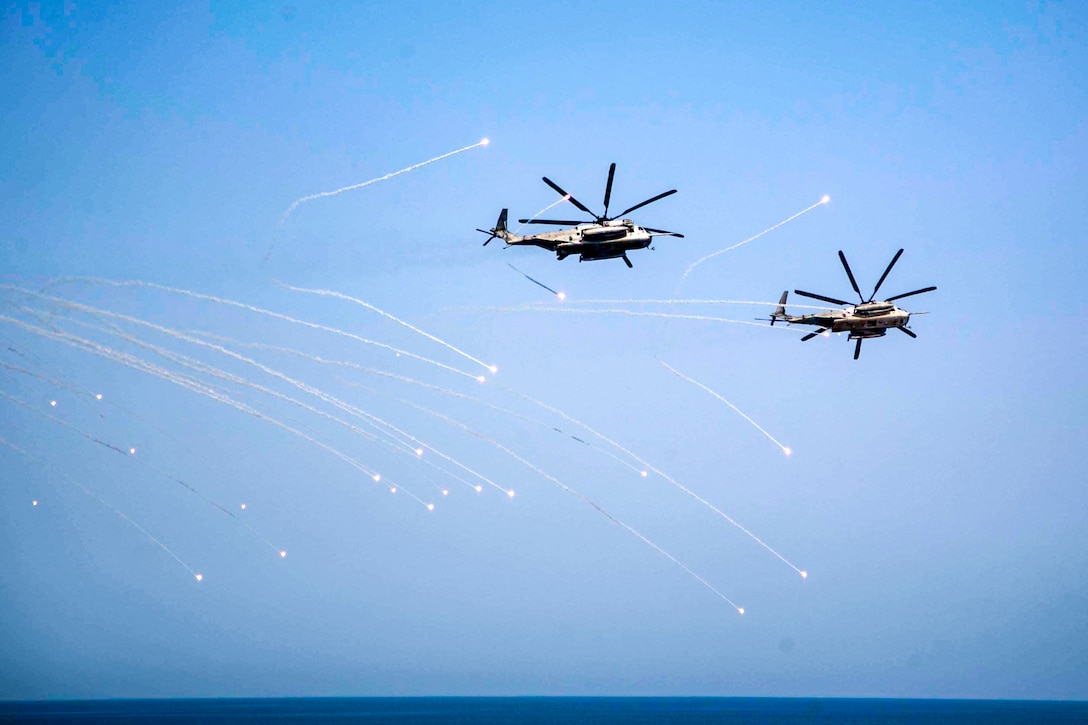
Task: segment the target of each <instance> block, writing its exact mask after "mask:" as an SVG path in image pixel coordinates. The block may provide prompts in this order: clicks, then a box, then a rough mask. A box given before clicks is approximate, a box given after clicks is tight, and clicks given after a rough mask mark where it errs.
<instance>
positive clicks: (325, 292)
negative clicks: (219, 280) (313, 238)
mask: <svg viewBox="0 0 1088 725" xmlns="http://www.w3.org/2000/svg"><path fill="white" fill-rule="evenodd" d="M272 281H273V282H275V283H276V284H278V285H279V286H280V287H283V288H285V289H288V290H291V291H292V292H304V293H306V294H310V295H319V296H321V297H335V298H336V299H339V300H347V301H348V302H354V303H355V304H357V305H360V306H362V307H365V308H367V309H368V310H370V311H371V312H377V313H378V314H379V315H381V316H382V317H386V318H388V319H390V320H392V321H393V322H396V323H397V324H398V325H402V326H404V327H407V328H408V329H409V330H411V331H412V332H415V333H417V334H419V335H423V337H425V338H427V339H428V340H432V341H433V342H437V343H438V344H439V345H442V346H443V347H445V348H447V349H449V350H453V351H454V352H455V353H457V354H458V355H460V356H461V357H463V358H466V359H468V360H471V361H472V362H474V363H476V364H477V365H479V366H481V367H484V368H487V369H488V370H489V371H490V372H491V373H492V374H494V373H496V372H497V371H498V369H497V368H496V367H495V366H494V365H488V364H487V363H485V362H484V361H483V360H479V359H477V358H474V357H473V356H472V355H469V354H468V353H467V352H465V351H464V350H460V349H458V348H456V347H454V346H453V345H451V344H449V343H448V342H446V341H445V340H440V339H438V338H437V337H435V336H434V335H432V334H430V333H428V332H424V331H423V330H421V329H419V328H418V327H416V326H415V325H412V324H409V323H407V322H405V321H404V320H402V319H400V318H399V317H394V316H393V315H391V314H389V313H388V312H386V311H385V310H380V309H378V308H377V307H375V306H374V305H372V304H370V303H369V302H363V301H362V300H360V299H356V298H354V297H349V296H348V295H345V294H341V293H340V292H334V291H333V290H327V289H303V288H301V287H292V286H291V285H289V284H284V283H283V282H279V281H277V280H272Z"/></svg>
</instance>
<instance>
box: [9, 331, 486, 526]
mask: <svg viewBox="0 0 1088 725" xmlns="http://www.w3.org/2000/svg"><path fill="white" fill-rule="evenodd" d="M0 322H8V323H10V324H13V325H15V326H17V327H20V328H22V329H24V330H27V331H28V332H32V333H34V334H36V335H40V336H42V337H46V338H49V339H53V340H57V341H60V342H64V343H65V344H67V345H70V346H71V347H75V348H76V349H79V350H83V351H84V352H89V353H91V354H94V355H98V356H99V357H102V358H104V359H106V360H110V361H112V362H116V363H119V364H121V365H124V366H126V367H129V368H132V369H134V370H139V371H141V372H144V373H147V374H148V375H153V376H155V377H158V378H160V379H162V380H165V381H167V382H169V383H173V384H175V385H178V386H179V387H182V388H185V389H186V390H189V391H190V392H195V393H198V394H200V395H204V396H206V397H208V398H210V399H212V400H215V401H217V402H220V403H224V404H225V405H229V406H230V407H232V408H235V409H236V410H239V411H241V412H243V413H247V414H249V415H252V416H253V417H255V418H257V419H259V420H263V421H265V422H267V423H269V424H271V425H274V426H276V427H278V428H280V429H281V430H284V431H287V432H288V433H291V434H293V435H296V436H298V437H299V438H302V439H303V440H305V441H308V442H309V443H312V444H313V445H315V446H317V447H318V448H321V449H322V450H324V451H326V452H328V453H331V454H332V455H334V456H336V457H337V458H339V459H340V460H342V461H344V462H345V463H347V464H348V465H350V466H352V467H353V468H355V469H357V470H359V471H362V472H363V473H365V474H367V476H368V477H369V478H371V479H372V480H374V481H375V482H378V481H380V480H381V476H380V475H379V474H376V473H374V472H373V471H371V470H369V469H368V468H367V467H366V466H364V465H362V464H361V463H359V462H358V461H356V460H355V459H354V458H352V457H350V456H348V455H346V454H344V453H341V452H340V451H338V450H336V449H335V448H333V447H332V446H330V445H328V444H326V443H323V442H322V441H319V440H317V439H316V438H314V437H312V436H310V435H307V434H306V433H304V432H302V431H300V430H298V429H296V428H292V427H291V426H289V425H287V424H285V423H282V422H280V421H278V420H276V419H275V418H272V417H271V416H268V415H265V414H264V413H262V412H260V411H259V410H255V409H254V408H251V407H250V406H248V405H245V404H244V403H241V402H239V401H237V400H234V399H232V398H230V397H229V396H227V395H225V394H223V393H220V392H219V391H217V390H215V389H214V388H211V387H209V386H207V385H205V384H203V383H201V382H199V381H197V380H193V379H191V378H188V377H185V376H183V375H178V374H177V373H173V372H171V371H169V370H166V369H165V368H161V367H159V366H157V365H153V364H152V363H149V362H147V361H145V360H140V359H139V358H136V357H134V356H132V355H128V354H126V353H123V352H120V351H117V350H113V349H111V348H109V347H106V346H105V345H99V344H97V343H94V342H91V341H90V340H85V339H83V338H80V337H77V336H75V335H69V334H67V333H61V332H52V331H50V330H45V329H42V328H38V327H34V326H32V325H28V324H27V323H25V322H23V321H21V320H16V319H14V318H11V317H6V316H4V315H0ZM103 445H106V444H103ZM439 455H442V454H441V453H440V454H439ZM450 460H452V459H450ZM466 470H467V469H466ZM485 480H486V479H485ZM405 493H408V494H409V495H411V494H410V493H409V492H408V491H405ZM412 498H415V499H416V500H417V501H420V503H423V502H422V501H421V500H420V499H418V498H416V497H415V496H414V495H413V496H412ZM424 505H425V506H428V504H424Z"/></svg>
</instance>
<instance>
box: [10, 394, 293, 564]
mask: <svg viewBox="0 0 1088 725" xmlns="http://www.w3.org/2000/svg"><path fill="white" fill-rule="evenodd" d="M0 397H2V398H5V399H6V400H8V401H10V402H12V403H15V404H16V405H19V406H21V407H23V408H26V409H27V410H29V411H31V412H34V413H37V414H38V415H41V416H43V417H45V418H48V419H49V420H51V421H53V422H54V423H57V424H58V425H61V426H63V427H65V428H67V429H68V430H70V431H72V432H73V433H76V434H78V435H80V436H82V437H83V438H85V439H86V440H88V441H91V442H92V443H97V444H98V445H100V446H103V447H105V448H109V449H110V450H111V451H114V452H116V453H120V454H121V455H122V456H124V457H125V458H128V459H130V460H133V461H135V462H136V463H139V464H140V465H141V466H146V467H147V468H150V469H151V470H152V471H154V472H155V473H158V474H159V475H160V476H163V477H164V478H168V479H170V480H171V481H173V482H174V483H176V484H178V485H179V486H181V487H182V488H184V489H186V490H187V491H189V493H191V494H193V495H195V496H196V497H197V498H200V499H201V500H203V501H204V502H205V503H207V504H208V505H210V506H212V507H213V508H216V509H218V510H219V511H221V512H222V513H224V514H226V515H227V516H229V517H231V518H232V519H234V520H235V521H236V522H237V523H238V524H240V525H241V526H243V527H245V529H246V530H247V531H249V533H251V534H253V535H254V536H256V537H257V538H258V539H260V540H261V541H263V542H264V543H265V544H267V545H268V546H269V547H270V548H271V549H272V550H273V551H275V552H276V553H277V554H279V555H280V557H281V558H282V557H284V556H287V552H286V551H284V550H283V549H280V548H279V547H278V546H276V545H275V544H273V543H272V542H271V541H269V540H268V539H266V538H265V537H264V536H262V535H261V534H260V533H259V532H258V531H256V530H255V529H253V527H251V526H250V525H249V524H247V523H246V522H245V521H242V520H241V519H240V518H238V517H237V516H235V515H234V513H233V512H231V511H230V510H229V509H226V508H224V507H223V506H222V505H221V504H220V503H219V502H217V501H214V500H213V499H210V498H208V497H207V496H205V495H204V494H202V493H201V492H200V491H198V490H196V489H195V488H193V487H192V486H190V485H189V484H188V483H186V482H185V481H182V480H181V479H180V478H177V477H176V476H173V475H171V474H169V473H167V472H166V471H163V470H161V469H159V468H156V467H155V466H152V465H151V464H150V463H147V462H146V461H143V460H141V459H139V458H136V457H135V456H133V455H132V451H131V450H129V451H126V450H124V449H122V448H118V447H117V446H115V445H113V444H111V443H106V442H105V441H101V440H99V439H97V438H95V437H94V436H92V435H91V434H89V433H85V432H84V431H82V430H80V429H79V428H76V427H75V426H74V425H72V424H71V423H68V422H66V421H64V420H61V419H60V418H57V417H55V416H52V415H49V414H48V413H45V412H43V411H40V410H38V409H37V408H35V407H34V406H32V405H28V404H27V403H25V402H23V401H21V400H19V399H18V398H15V397H13V396H11V395H8V394H7V393H5V392H3V391H0Z"/></svg>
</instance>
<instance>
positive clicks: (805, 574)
mask: <svg viewBox="0 0 1088 725" xmlns="http://www.w3.org/2000/svg"><path fill="white" fill-rule="evenodd" d="M801 578H802V579H808V572H807V571H803V572H801Z"/></svg>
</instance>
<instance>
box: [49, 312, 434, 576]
mask: <svg viewBox="0 0 1088 725" xmlns="http://www.w3.org/2000/svg"><path fill="white" fill-rule="evenodd" d="M56 301H57V302H58V303H59V304H62V305H65V306H70V307H74V308H76V309H81V310H83V311H86V312H91V313H92V314H100V315H104V316H107V317H116V318H120V319H124V320H127V321H129V322H133V323H135V324H140V325H144V326H147V327H150V328H152V329H154V330H157V331H159V332H162V333H163V334H166V335H169V336H172V337H175V338H176V339H180V340H182V341H185V342H192V343H194V344H197V345H202V346H205V347H209V348H211V349H213V350H216V351H218V352H221V353H224V354H226V355H228V356H230V357H233V358H235V359H237V360H240V361H242V362H246V363H248V364H251V365H254V366H256V367H257V368H259V369H261V370H262V371H264V372H266V373H268V374H270V375H273V376H274V377H277V378H279V379H281V380H284V381H285V382H289V383H291V384H293V385H295V386H296V387H299V388H300V389H302V390H304V391H306V392H309V393H310V394H312V395H315V396H316V397H319V398H320V399H321V400H324V401H325V402H327V403H330V404H331V405H334V406H335V407H338V408H340V409H341V410H345V411H347V412H349V413H352V414H353V415H356V416H357V417H361V418H362V419H364V420H367V419H368V418H370V419H374V420H376V421H379V422H382V423H384V421H380V419H377V418H374V416H371V415H370V414H368V413H366V412H365V411H361V410H358V409H356V408H354V407H353V406H350V405H348V404H347V403H344V402H343V401H340V400H338V399H337V398H334V397H333V396H330V395H328V394H326V393H323V392H322V391H320V390H318V389H316V388H312V387H310V386H308V385H306V384H305V383H301V382H299V381H297V380H294V379H292V378H289V377H287V376H286V375H283V374H282V373H279V372H277V371H275V370H272V369H271V368H268V367H267V366H264V365H261V364H260V363H258V362H256V361H254V360H250V359H249V358H245V357H243V356H241V355H238V354H237V353H234V352H232V351H230V350H227V349H226V348H224V347H222V346H219V345H213V344H211V343H207V342H204V341H202V340H197V339H195V338H190V337H187V336H185V335H182V334H181V333H178V332H177V331H175V330H171V329H169V328H165V327H161V326H159V325H155V324H153V323H150V322H146V321H144V320H139V319H137V318H133V317H128V316H127V315H120V314H118V313H112V312H107V311H105V310H97V309H95V308H93V307H88V306H86V305H80V304H79V303H74V302H67V301H64V300H60V299H59V298H56ZM81 324H82V323H81ZM115 334H117V335H119V336H120V337H122V338H124V339H125V340H128V341H129V342H131V343H133V344H135V345H138V346H140V347H143V348H145V349H150V350H152V351H154V352H156V353H157V354H159V355H161V356H163V357H165V358H166V359H168V360H171V361H172V362H176V363H178V364H180V365H183V366H185V367H188V368H190V369H194V370H196V371H197V372H203V373H205V374H207V375H212V376H214V377H218V378H220V379H226V380H228V381H230V382H232V383H235V384H237V385H244V386H247V387H250V388H253V389H255V390H257V391H259V392H263V393H265V394H267V395H270V396H272V397H275V398H278V399H281V400H284V401H285V402H288V403H291V404H293V405H296V406H298V407H300V408H302V409H304V410H306V411H309V412H311V413H313V414H315V415H318V416H321V417H324V418H326V419H328V420H331V421H333V422H336V423H339V424H341V425H343V426H345V427H347V428H349V429H350V430H351V431H353V432H354V433H356V434H358V435H361V436H363V437H365V438H367V439H369V440H372V441H375V442H377V443H381V444H383V445H386V446H387V447H390V448H392V449H393V450H394V451H396V452H398V453H402V454H404V453H405V452H404V451H402V450H400V449H398V448H396V447H395V446H392V445H391V444H388V443H386V442H385V441H382V440H380V439H377V438H375V437H374V436H373V435H371V434H369V433H367V432H366V431H363V430H362V429H360V428H358V427H357V426H354V425H352V424H350V423H348V422H347V421H345V420H342V419H340V418H337V417H336V416H333V415H330V414H329V413H326V412H324V411H322V410H318V409H317V408H314V407H313V406H310V405H307V404H306V403H303V402H301V401H299V400H295V399H294V398H291V397H289V396H285V395H283V394H281V393H278V392H276V391H274V390H271V389H269V388H266V387H264V386H261V385H258V384H256V383H252V382H250V381H248V380H246V379H245V378H241V377H238V376H236V375H231V374H230V373H227V372H225V371H222V370H220V369H218V368H215V367H213V366H210V365H205V364H204V363H201V362H199V361H196V360H193V359H191V358H188V357H186V356H184V355H179V354H176V353H172V352H170V351H169V350H165V349H164V348H161V347H159V346H157V345H152V344H151V343H147V342H144V341H142V340H140V339H138V338H136V337H134V336H132V335H127V334H125V333H123V332H121V331H119V330H118V331H116V332H115ZM224 397H225V396H224ZM367 422H368V423H370V424H371V425H372V426H374V427H375V428H376V429H377V430H379V431H380V432H382V433H383V434H386V435H389V433H388V431H386V430H383V429H382V428H379V427H378V426H377V425H375V424H374V423H371V422H370V421H369V420H367ZM288 430H293V429H288ZM396 442H397V443H401V444H402V445H405V447H408V446H407V444H404V443H402V442H401V441H396ZM330 450H331V449H330ZM412 450H413V452H414V449H412ZM405 455H408V454H405ZM356 465H357V467H359V464H356ZM360 470H363V471H364V472H365V473H367V474H368V475H369V476H370V477H371V478H373V479H374V481H375V482H379V481H380V480H381V476H380V475H378V474H377V473H375V472H373V471H371V470H370V469H368V468H366V467H365V466H361V467H360ZM183 485H184V484H183ZM386 485H387V486H389V487H390V490H391V491H392V492H393V493H396V492H397V491H398V490H402V491H404V493H405V495H407V496H410V497H411V498H413V499H415V500H416V501H418V502H419V503H420V504H422V505H424V506H426V507H427V509H428V510H433V509H434V505H433V504H431V503H428V502H425V501H423V500H422V499H420V498H418V497H417V496H416V495H415V494H413V493H412V492H411V491H409V490H407V489H405V488H403V487H401V486H398V485H397V484H393V483H392V482H390V481H388V480H387V481H386ZM220 508H222V507H220ZM224 511H225V509H224ZM231 515H232V516H233V514H231ZM279 553H280V556H281V557H282V556H286V553H285V552H283V551H280V552H279Z"/></svg>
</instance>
